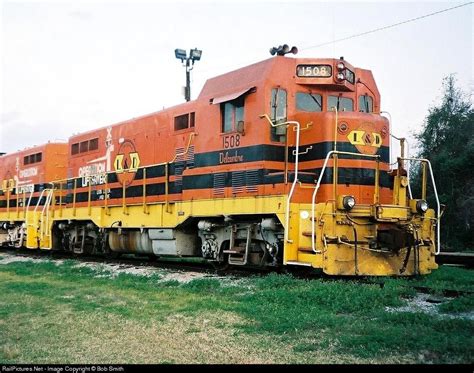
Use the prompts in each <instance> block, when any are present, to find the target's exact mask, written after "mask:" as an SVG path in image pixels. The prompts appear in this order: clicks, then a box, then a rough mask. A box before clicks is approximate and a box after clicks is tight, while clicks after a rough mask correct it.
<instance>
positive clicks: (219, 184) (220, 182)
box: [212, 173, 225, 196]
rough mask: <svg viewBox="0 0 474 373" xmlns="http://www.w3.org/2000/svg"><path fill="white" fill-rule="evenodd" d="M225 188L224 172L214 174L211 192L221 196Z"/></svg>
mask: <svg viewBox="0 0 474 373" xmlns="http://www.w3.org/2000/svg"><path fill="white" fill-rule="evenodd" d="M224 188H225V173H219V174H214V184H213V189H212V194H213V195H214V196H223V195H224Z"/></svg>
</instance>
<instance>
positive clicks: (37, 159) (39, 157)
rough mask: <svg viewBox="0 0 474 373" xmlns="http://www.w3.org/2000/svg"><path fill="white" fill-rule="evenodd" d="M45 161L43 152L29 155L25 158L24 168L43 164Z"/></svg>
mask: <svg viewBox="0 0 474 373" xmlns="http://www.w3.org/2000/svg"><path fill="white" fill-rule="evenodd" d="M42 161H43V152H38V153H33V154H28V155H25V156H24V157H23V166H28V165H30V164H36V163H41V162H42Z"/></svg>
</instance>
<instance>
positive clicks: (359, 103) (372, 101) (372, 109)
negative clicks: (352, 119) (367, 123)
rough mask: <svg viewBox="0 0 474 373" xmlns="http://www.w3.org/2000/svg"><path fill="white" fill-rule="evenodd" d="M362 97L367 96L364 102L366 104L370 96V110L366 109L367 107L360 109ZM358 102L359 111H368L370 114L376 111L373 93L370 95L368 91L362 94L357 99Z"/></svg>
mask: <svg viewBox="0 0 474 373" xmlns="http://www.w3.org/2000/svg"><path fill="white" fill-rule="evenodd" d="M362 97H365V98H366V99H365V102H364V103H365V104H366V103H367V102H368V101H367V99H369V98H370V108H369V109H370V111H366V108H364V109H363V110H361V109H360V106H361V101H360V100H361V98H362ZM357 104H358V105H357V106H358V110H359V113H367V114H370V113H373V112H374V98H373V97H372V96H371V95H369V94H368V93H366V94H363V95H360V96H359V98H358V100H357Z"/></svg>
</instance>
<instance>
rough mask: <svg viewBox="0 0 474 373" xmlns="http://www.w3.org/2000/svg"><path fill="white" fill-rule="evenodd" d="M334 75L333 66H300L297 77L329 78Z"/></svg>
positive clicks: (297, 67) (297, 69) (297, 68)
mask: <svg viewBox="0 0 474 373" xmlns="http://www.w3.org/2000/svg"><path fill="white" fill-rule="evenodd" d="M331 75H332V67H331V65H298V66H296V76H298V77H300V78H329V77H330V76H331Z"/></svg>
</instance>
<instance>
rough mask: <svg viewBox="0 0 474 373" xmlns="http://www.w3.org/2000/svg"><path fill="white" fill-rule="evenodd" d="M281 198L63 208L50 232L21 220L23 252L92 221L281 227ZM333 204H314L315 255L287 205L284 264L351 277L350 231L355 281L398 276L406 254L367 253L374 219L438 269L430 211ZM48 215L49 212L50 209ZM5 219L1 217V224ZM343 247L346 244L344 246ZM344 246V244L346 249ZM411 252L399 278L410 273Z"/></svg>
mask: <svg viewBox="0 0 474 373" xmlns="http://www.w3.org/2000/svg"><path fill="white" fill-rule="evenodd" d="M286 198H287V197H286V196H283V195H281V196H267V197H245V198H221V199H204V200H195V201H179V202H170V203H169V207H168V212H167V211H166V203H150V204H147V209H146V210H144V208H143V205H142V204H136V205H127V206H126V207H127V211H126V213H124V210H123V206H122V205H118V206H117V205H115V206H114V205H108V206H91V207H90V209H89V208H88V207H87V206H86V207H76V208H75V212H74V209H73V208H62V210H61V214H62V216H61V215H60V214H59V213H57V214H54V213H51V214H50V219H49V226H48V227H46V226H44V225H45V224H43V226H44V228H41V227H42V226H41V219H44V216H41V213H40V212H36V213H35V212H33V211H28V212H27V214H26V217H25V218H24V219H19V220H18V219H17V220H16V221H20V222H21V221H24V222H26V223H27V241H26V246H27V247H28V248H38V247H40V248H50V247H51V237H52V226H53V224H54V222H58V221H63V220H79V221H92V222H94V224H96V225H97V226H98V227H100V228H105V229H107V228H111V227H113V226H114V225H115V226H116V224H117V221H120V222H121V227H122V229H123V228H147V227H167V228H173V227H176V226H178V225H180V224H181V223H183V222H184V221H185V220H186V219H188V218H189V217H203V218H205V217H213V216H222V215H223V214H226V215H233V214H235V215H237V214H239V215H252V216H253V215H256V214H275V215H276V216H277V218H278V219H279V221H280V223H281V224H282V225H284V222H285V206H286ZM334 207H335V206H334V203H333V202H325V203H319V204H317V205H316V206H315V233H316V236H315V237H316V240H315V249H316V252H313V251H312V248H311V247H312V245H311V204H297V203H293V204H291V205H290V226H289V227H288V228H289V233H288V237H289V240H290V242H288V243H286V244H285V247H284V252H283V261H284V263H285V264H286V263H287V262H292V263H294V262H296V263H301V264H305V265H310V266H312V267H313V268H319V269H322V270H323V271H324V273H327V274H330V275H354V274H355V252H354V251H355V249H354V247H353V245H352V246H350V242H353V241H354V231H353V227H355V228H356V230H357V236H358V241H360V242H359V244H358V250H357V259H358V260H357V269H358V271H357V272H358V274H359V275H373V276H378V275H400V273H399V271H400V268H401V267H402V265H403V260H404V259H405V255H406V249H401V250H400V255H393V254H392V255H390V254H387V253H374V252H372V251H369V250H368V248H369V247H368V243H367V242H368V241H367V240H368V238H367V237H369V238H370V237H376V234H377V233H376V229H377V228H376V224H375V223H374V220H375V219H386V220H396V221H405V222H406V223H407V224H408V223H410V224H412V225H413V227H414V229H416V231H417V235H418V237H420V238H422V239H423V242H424V244H423V245H421V246H420V265H419V267H420V268H419V272H420V273H421V274H426V273H429V272H431V270H433V269H435V268H437V265H436V263H435V261H434V250H435V247H434V237H435V236H434V234H435V230H434V224H433V223H434V221H435V220H434V211H433V210H431V209H430V210H428V211H427V212H426V213H425V215H424V216H419V215H412V214H411V212H410V209H409V207H401V206H396V205H382V206H379V207H380V208H381V209H382V210H380V209H379V210H377V209H375V208H374V207H373V206H371V205H362V206H359V205H356V207H354V209H353V210H352V211H350V212H346V211H341V210H336V211H337V212H336V213H333V209H334ZM51 209H52V210H53V209H54V207H51ZM5 217H6V216H5V213H4V212H2V213H0V221H4V220H6V219H5ZM343 242H346V243H343ZM348 243H349V244H348ZM415 269H416V268H415V266H414V255H413V250H412V254H411V256H410V260H409V262H408V266H407V269H406V271H405V272H404V273H403V275H413V274H414V273H415Z"/></svg>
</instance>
